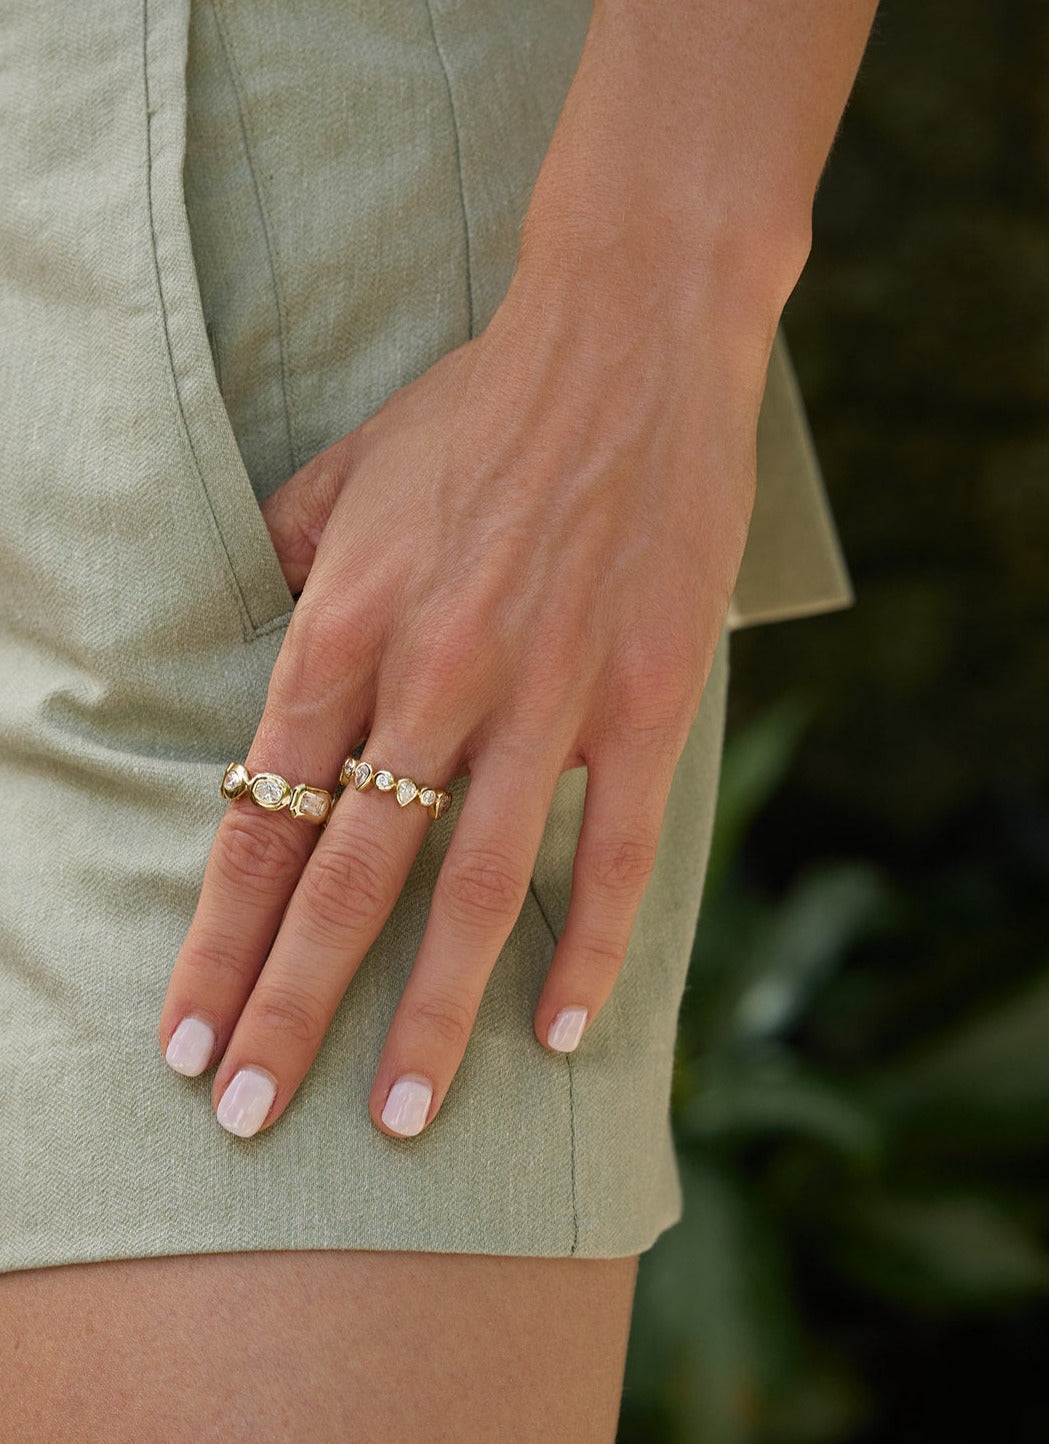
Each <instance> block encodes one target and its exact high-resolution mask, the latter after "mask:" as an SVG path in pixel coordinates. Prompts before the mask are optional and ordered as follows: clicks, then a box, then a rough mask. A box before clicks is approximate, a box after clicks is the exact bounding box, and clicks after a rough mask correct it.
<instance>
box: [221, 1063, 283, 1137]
mask: <svg viewBox="0 0 1049 1444" xmlns="http://www.w3.org/2000/svg"><path fill="white" fill-rule="evenodd" d="M276 1096H277V1084H276V1082H275V1080H274V1079H273V1077H272V1076H271V1074H269V1073H266V1072H264V1071H263V1069H261V1068H241V1069H239V1070H238V1072H236V1073H235V1074H234V1075H233V1078H232V1079H231V1080H230V1083H229V1085H228V1087H227V1088H226V1091H225V1093H223V1095H222V1097H221V1098H220V1099H219V1106H218V1108H216V1110H215V1117H216V1118H217V1119H218V1121H219V1122H220V1123H221V1124H222V1126H223V1128H227V1129H228V1130H229V1131H230V1133H235V1134H236V1135H237V1137H238V1138H250V1137H251V1135H252V1134H253V1133H257V1132H258V1131H259V1129H260V1128H261V1127H262V1125H263V1123H264V1122H265V1119H266V1114H267V1113H268V1112H269V1111H270V1106H271V1104H272V1103H273V1100H274V1098H275V1097H276Z"/></svg>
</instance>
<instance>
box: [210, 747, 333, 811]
mask: <svg viewBox="0 0 1049 1444" xmlns="http://www.w3.org/2000/svg"><path fill="white" fill-rule="evenodd" d="M219 792H220V793H221V794H222V796H223V797H224V798H225V799H226V800H227V802H235V801H236V799H237V798H238V797H250V798H251V800H252V802H254V803H255V805H256V806H257V807H261V808H262V809H263V810H264V811H265V812H280V811H281V809H282V808H284V807H286V808H287V809H288V811H289V812H290V813H291V815H292V817H301V818H302V819H303V820H304V821H306V822H316V823H318V824H322V823H324V822H326V821H327V819H328V814H329V812H331V807H332V795H331V793H330V792H328V791H326V789H325V788H323V787H310V786H309V785H308V784H307V783H305V782H300V783H299V784H298V786H296V787H292V785H291V783H290V782H286V781H285V780H284V778H283V777H281V776H279V775H278V774H277V773H276V772H256V774H255V776H254V777H252V775H251V774H250V772H249V771H248V769H247V768H246V767H245V766H244V763H243V762H231V763H230V764H229V766H228V767H227V768H226V770H225V772H224V773H223V775H222V781H221V783H220V784H219Z"/></svg>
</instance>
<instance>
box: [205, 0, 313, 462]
mask: <svg viewBox="0 0 1049 1444" xmlns="http://www.w3.org/2000/svg"><path fill="white" fill-rule="evenodd" d="M211 13H212V15H213V16H214V17H215V29H216V32H217V33H218V37H219V45H220V46H221V48H222V55H223V59H224V60H225V62H226V68H227V70H228V71H229V78H230V84H231V85H232V86H233V96H234V99H235V100H236V102H237V123H238V125H239V126H240V133H241V138H242V139H243V141H244V154H245V156H246V157H247V162H248V174H249V175H250V176H251V186H252V190H253V191H254V192H255V204H256V205H257V206H258V208H259V219H260V220H261V222H262V239H263V242H264V244H265V247H266V260H267V262H268V264H269V270H270V283H271V285H272V286H273V300H274V304H275V307H276V311H277V351H278V354H279V356H280V394H281V400H282V401H283V403H284V425H285V428H286V430H287V433H288V448H289V450H290V451H291V461H292V468H293V470H295V471H298V469H299V467H300V466H301V465H302V461H301V460H300V457H299V448H298V446H297V445H296V444H295V432H294V428H293V426H292V421H291V405H290V403H289V400H288V393H289V391H290V389H291V380H290V370H289V365H288V340H287V313H286V308H285V304H284V296H283V293H282V291H281V286H280V271H279V269H278V267H277V246H276V242H275V241H274V239H273V237H272V235H271V233H270V223H269V217H268V216H267V214H266V207H265V205H264V204H263V201H262V187H261V185H260V184H259V176H258V168H257V166H256V164H255V157H254V153H253V151H252V147H251V137H250V134H249V131H248V121H247V115H246V112H245V107H244V101H243V92H242V87H241V78H240V72H239V70H238V69H237V64H236V61H235V60H234V58H233V44H232V41H231V40H230V39H229V37H228V36H227V34H226V32H225V30H224V29H223V21H222V20H221V19H220V17H219V9H218V6H217V5H216V4H214V3H212V6H211Z"/></svg>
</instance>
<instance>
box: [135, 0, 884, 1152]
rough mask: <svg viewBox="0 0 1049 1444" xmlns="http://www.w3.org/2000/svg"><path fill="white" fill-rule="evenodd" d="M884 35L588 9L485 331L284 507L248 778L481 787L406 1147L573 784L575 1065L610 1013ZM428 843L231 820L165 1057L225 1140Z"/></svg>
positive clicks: (276, 507) (294, 1054)
mask: <svg viewBox="0 0 1049 1444" xmlns="http://www.w3.org/2000/svg"><path fill="white" fill-rule="evenodd" d="M874 6H875V0H847V3H846V0H799V3H798V4H795V5H790V6H780V7H771V8H770V7H769V6H767V5H763V4H761V3H760V0H694V3H691V4H688V5H681V4H680V3H679V0H652V3H645V4H641V3H639V0H598V3H596V4H595V5H594V7H593V14H592V19H591V23H590V28H589V30H588V32H587V39H586V45H585V47H584V50H583V55H582V57H581V60H580V65H579V69H578V71H577V73H576V75H575V77H574V79H573V82H572V86H571V88H570V90H569V93H568V96H567V98H566V102H565V106H564V109H563V111H562V114H561V117H560V119H559V121H558V125H557V128H556V130H555V132H554V136H553V140H552V142H551V145H550V149H549V151H548V153H547V155H546V157H545V159H544V162H543V166H542V169H541V171H540V174H539V177H538V179H537V182H536V185H535V187H534V190H533V193H532V197H531V200H530V203H529V207H528V213H527V215H526V216H525V222H524V227H523V231H522V237H521V246H520V252H519V257H518V269H517V272H516V273H515V275H514V278H513V281H512V282H511V285H510V288H509V291H508V293H507V296H506V298H505V299H504V301H503V304H502V305H501V306H500V307H499V309H498V311H497V312H496V314H495V316H494V317H493V318H492V321H491V322H490V324H489V325H488V327H487V329H486V330H485V331H484V332H483V333H482V334H481V335H480V336H478V337H477V338H476V339H475V340H472V341H470V342H468V343H467V344H465V345H463V346H460V347H459V348H458V349H457V350H455V351H452V352H450V353H449V354H447V355H446V356H444V357H442V359H441V360H440V361H439V362H438V363H437V364H436V365H435V366H432V367H431V368H430V369H429V370H428V371H427V372H426V373H425V374H424V375H422V376H420V377H419V378H418V379H417V380H415V381H413V382H412V383H411V384H410V385H407V386H405V387H403V388H402V389H401V390H400V391H398V392H396V393H395V394H394V395H393V396H391V397H390V398H389V400H388V401H387V402H386V403H385V404H384V405H383V406H382V407H381V408H380V409H379V410H378V411H377V412H376V413H375V414H374V415H373V416H372V417H370V418H369V419H368V420H367V421H366V422H365V423H364V424H363V425H362V426H360V427H358V428H357V429H356V430H355V431H353V432H351V433H350V434H349V435H348V436H345V437H344V438H343V439H342V440H340V441H338V442H336V443H335V444H334V445H333V446H330V447H328V448H326V450H324V451H323V452H321V453H320V454H319V455H317V456H316V457H314V458H313V460H312V461H310V462H309V463H308V464H307V465H306V466H304V467H303V468H302V469H301V470H300V471H299V472H297V473H296V475H295V476H293V477H291V479H290V480H289V481H288V482H287V483H285V485H284V486H283V487H282V488H281V489H280V491H279V492H277V494H276V495H275V496H274V497H273V498H272V499H271V501H270V502H269V503H268V504H267V506H266V508H265V510H266V516H267V521H268V522H269V525H270V529H271V532H272V535H273V538H274V542H275V544H276V546H277V549H278V552H279V554H280V556H281V559H282V562H283V564H284V568H285V571H286V573H287V576H288V580H289V582H290V584H291V587H292V590H293V591H294V590H297V589H298V588H299V587H300V586H301V587H302V594H301V597H300V600H299V602H298V605H297V606H296V608H295V612H294V615H293V617H292V620H291V624H290V626H289V628H288V632H287V636H286V638H285V641H284V645H283V646H282V648H281V651H280V655H279V656H278V659H277V664H276V666H275V668H274V671H273V677H272V681H271V685H270V689H269V695H268V698H267V702H266V709H265V713H264V715H263V718H262V721H261V723H260V725H259V729H258V732H257V733H256V735H255V740H254V742H253V743H252V747H251V751H250V753H249V756H248V759H247V761H248V766H249V768H250V770H251V771H252V772H256V771H262V770H272V771H275V772H279V773H280V774H281V775H282V776H284V777H286V778H288V779H290V780H291V781H292V782H293V783H295V782H308V783H313V784H319V785H321V786H326V787H328V788H329V789H330V788H331V787H332V786H333V785H334V782H335V779H336V777H337V776H338V774H339V768H340V764H341V762H342V760H343V759H344V758H345V756H346V755H347V753H348V751H349V749H350V748H351V747H353V745H354V744H355V743H356V742H357V741H358V740H359V739H360V738H361V737H362V736H365V735H367V736H368V745H367V749H366V754H365V755H366V760H369V761H371V762H373V764H375V765H385V766H389V767H391V768H396V769H397V771H398V774H399V775H400V776H405V775H407V776H410V777H414V778H415V779H416V780H417V781H425V782H427V783H433V784H436V785H438V786H440V785H442V784H446V783H447V782H449V781H450V780H451V779H452V778H453V777H456V776H462V775H463V774H464V773H469V776H470V786H469V790H468V792H467V795H466V800H465V803H464V805H463V807H462V810H461V812H460V814H459V816H458V817H457V819H456V824H455V828H454V832H453V835H452V837H451V839H450V841H449V845H448V850H447V853H446V855H445V857H444V860H443V864H442V867H441V869H440V873H439V876H438V879H437V883H436V888H435V894H434V898H433V903H432V907H431V911H430V915H429V918H428V921H427V926H426V930H425V934H424V937H423V941H422V945H421V948H420V951H419V955H418V957H417V958H416V960H415V965H414V968H413V971H412V973H411V976H410V978H409V981H408V984H407V987H406V988H405V991H404V994H403V996H402V997H401V1000H400V1002H399V1004H398V1007H397V1010H396V1013H395V1016H394V1019H393V1023H392V1025H391V1027H390V1030H389V1034H388V1037H387V1039H386V1042H385V1047H384V1050H383V1054H382V1058H381V1060H380V1064H379V1069H378V1073H377V1075H376V1078H375V1083H374V1086H373V1088H372V1093H371V1101H370V1107H371V1114H372V1118H373V1119H374V1121H375V1123H376V1124H377V1125H378V1126H379V1127H380V1128H384V1129H385V1130H386V1131H388V1132H392V1133H397V1134H413V1133H417V1132H419V1131H420V1129H421V1128H422V1127H423V1126H424V1125H425V1124H426V1123H427V1122H428V1121H429V1120H430V1119H431V1118H432V1117H433V1116H434V1114H435V1113H436V1112H437V1110H438V1108H439V1107H440V1105H441V1100H442V1099H443V1097H444V1094H445V1092H446V1090H447V1088H448V1085H449V1082H450V1080H451V1078H452V1076H453V1074H454V1073H455V1070H456V1067H457V1066H458V1063H459V1060H460V1058H461V1057H462V1054H463V1051H464V1049H465V1046H466V1042H467V1039H468V1038H469V1035H470V1031H471V1028H472V1025H473V1021H474V1017H475V1014H476V1012H477V1007H478V1002H479V999H480V997H481V993H482V990H483V989H484V985H485V981H486V979H487V977H488V975H489V973H490V971H491V969H492V966H493V964H494V962H495V959H496V956H497V954H498V953H499V951H500V949H501V948H502V945H503V943H504V942H505V940H506V938H507V936H508V934H509V932H510V930H511V928H512V927H513V925H514V922H515V920H516V918H517V916H518V912H519V910H520V907H521V904H522V902H523V900H524V896H525V892H526V890H527V887H528V882H529V878H530V875H531V872H532V867H533V863H534V860H535V857H536V853H537V851H538V848H539V841H540V837H541V835H542V832H543V826H544V823H545V821H546V817H547V814H548V811H549V807H550V802H551V797H552V794H553V791H554V787H555V784H556V782H557V779H558V777H559V776H560V774H561V773H562V772H563V771H564V770H565V769H566V768H570V767H576V766H580V765H585V766H586V768H587V773H588V778H587V791H586V802H585V807H584V815H583V821H582V827H581V830H580V835H579V843H578V849H577V852H576V856H575V862H574V868H573V877H572V893H571V902H570V907H569V913H568V917H567V921H566V924H565V928H564V931H563V934H562V936H561V938H560V940H559V942H558V944H557V947H556V951H555V953H554V958H553V962H552V964H551V967H550V971H549V975H548V977H547V979H546V983H545V986H544V988H543V991H542V995H541V997H540V999H539V1004H538V1007H537V1009H536V1015H535V1020H534V1024H535V1030H536V1035H537V1037H538V1038H539V1040H540V1042H541V1043H543V1044H545V1045H546V1046H548V1047H553V1048H560V1049H565V1048H571V1047H572V1046H574V1045H575V1044H576V1043H577V1042H578V1039H579V1034H580V1023H581V1022H585V1021H588V1020H592V1019H593V1018H594V1016H595V1015H596V1014H597V1013H598V1012H599V1010H600V1009H601V1007H602V1006H603V1004H604V1002H605V999H606V998H607V997H608V995H609V992H610V991H611V989H612V986H613V983H614V982H615V979H616V975H617V973H618V972H619V969H620V966H621V964H622V961H623V957H624V953H625V950H626V945H627V941H628V938H629V935H630V931H631V925H632V923H633V920H634V915H635V913H636V911H637V907H638V903H639V901H640V898H641V894H642V892H643V890H644V887H645V883H646V881H647V879H648V877H649V874H650V872H651V868H652V864H653V859H654V855H655V849H656V842H657V839H658V836H659V833H660V825H661V822H662V817H663V812H664V809H665V804H666V799H667V794H668V792H669V789H670V783H671V779H672V776H673V773H674V769H675V766H676V763H677V760H678V758H679V756H680V754H681V751H682V748H683V746H684V742H685V738H686V736H687V734H688V731H689V728H690V726H691V724H692V721H693V719H694V718H695V715H696V712H697V710H698V706H699V699H700V695H701V693H702V690H703V685H704V682H705V680H706V677H707V672H708V669H709V667H710V663H711V660H712V656H713V652H714V647H715V644H716V642H717V639H718V636H719V634H720V632H721V629H722V625H723V623H724V619H725V614H726V610H727V607H728V602H729V598H730V595H731V592H732V589H733V586H734V583H735V578H736V573H737V570H738V568H739V563H740V560H741V557H742V552H743V544H744V540H745V536H746V531H747V525H748V521H749V516H750V508H751V503H752V499H753V490H754V482H755V477H754V470H755V461H754V448H755V434H756V428H757V415H758V410H759V406H760V401H761V396H762V393H763V390H764V383H765V369H766V366H767V364H768V357H769V351H770V349H771V345H772V340H773V336H774V334H775V329H776V323H777V321H778V319H779V315H780V312H781V311H782V308H783V305H784V304H785V302H786V299H787V296H788V295H789V294H790V291H791V289H792V288H793V285H794V283H795V281H796V280H797V277H798V275H799V273H800V270H801V267H802V265H803V264H804V260H805V257H806V256H807V254H808V243H809V234H810V228H811V207H812V199H813V195H814V192H815V187H816V183H817V181H818V178H819V173H820V170H821V169H822V166H823V164H824V161H825V159H826V156H827V152H828V150H829V148H830V143H831V140H832V138H833V134H834V130H835V128H836V126H837V123H838V120H839V118H840V116H841V112H842V109H843V107H844V104H845V98H846V96H847V94H848V91H849V88H850V86H851V83H852V79H853V76H854V75H855V71H856V67H857V65H858V64H859V58H860V54H861V53H862V48H863V43H864V40H865V38H866V34H867V31H868V29H869V26H870V22H871V17H872V15H873V11H874ZM429 825H431V824H430V822H429V819H428V818H427V816H426V814H425V812H424V811H423V809H422V808H420V807H408V808H406V809H403V810H402V809H401V808H398V807H396V806H395V805H394V804H393V803H392V802H391V800H390V799H389V798H385V797H382V796H381V795H377V794H376V793H375V792H374V791H368V792H365V793H363V794H358V793H357V792H355V791H354V790H353V789H347V791H346V792H345V793H344V794H343V796H342V797H341V798H340V800H339V802H338V803H337V804H336V806H335V809H334V811H333V813H332V816H331V819H330V821H329V823H328V826H327V828H326V829H325V831H324V833H323V835H322V836H321V837H320V838H318V837H317V835H316V832H315V831H314V830H312V829H311V828H310V827H309V825H308V824H306V823H304V822H301V821H296V820H295V819H292V818H290V817H288V815H287V814H286V813H282V814H269V815H267V814H265V813H262V812H260V811H259V810H258V809H256V808H255V807H254V806H252V805H251V804H246V803H234V804H233V805H232V806H231V807H230V808H229V810H228V812H227V815H226V817H225V819H224V820H223V822H222V824H221V825H220V827H219V830H218V835H217V837H216V839H215V845H214V848H213V850H212V853H211V856H210V858H209V861H208V865H207V870H206V873H205V878H204V887H203V891H202V893H201V897H200V902H199V905H198V908H197V911H196V914H195V916H194V919H193V923H192V926H191V927H190V930H189V934H188V936H187V938H186V940H185V943H184V945H183V947H182V950H181V952H180V954H179V958H178V961H177V963H176V966H175V970H174V973H173V975H172V978H171V983H170V986H169V988H168V995H167V999H166V1002H165V1004H164V1009H163V1014H162V1016H161V1020H160V1028H159V1035H160V1043H161V1046H162V1047H163V1048H165V1049H168V1045H169V1042H170V1040H171V1038H172V1035H173V1034H174V1033H175V1031H176V1027H177V1025H179V1024H180V1023H181V1020H183V1019H185V1018H186V1017H187V1016H192V1017H195V1018H197V1019H199V1020H200V1023H199V1024H193V1023H190V1024H188V1025H187V1026H186V1027H185V1028H183V1029H182V1030H181V1031H180V1032H179V1034H178V1035H177V1038H176V1043H175V1046H174V1049H173V1050H172V1051H170V1052H169V1053H168V1056H169V1060H170V1061H172V1062H173V1064H174V1066H177V1067H180V1068H181V1069H182V1070H183V1071H186V1072H200V1071H202V1069H203V1068H204V1067H206V1066H207V1065H208V1064H209V1063H210V1062H213V1061H214V1060H215V1059H217V1058H219V1057H221V1063H220V1065H219V1068H218V1072H217V1074H216V1078H215V1086H214V1091H213V1098H214V1101H215V1103H216V1105H217V1106H218V1116H219V1119H220V1121H221V1122H223V1123H224V1124H225V1125H226V1126H227V1127H229V1128H231V1129H232V1130H233V1131H234V1132H237V1133H241V1134H248V1133H253V1132H255V1131H256V1130H257V1129H258V1128H259V1127H261V1126H262V1125H263V1124H264V1123H272V1122H274V1121H275V1120H276V1119H277V1118H279V1117H280V1114H281V1113H282V1111H283V1110H284V1108H285V1107H286V1106H287V1104H288V1100H289V1099H290V1098H291V1097H292V1095H293V1094H294V1092H295V1090H296V1088H297V1087H298V1085H299V1083H300V1082H301V1080H302V1078H303V1076H304V1074H305V1073H306V1071H307V1069H308V1068H309V1066H310V1063H311V1062H312V1060H313V1058H314V1056H315V1055H316V1052H317V1049H318V1047H319V1046H320V1043H321V1040H322V1038H323V1037H324V1034H325V1031H326V1029H327V1027H328V1024H329V1021H330V1020H331V1018H332V1015H333V1013H334V1011H335V1009H336V1007H337V1005H338V1003H339V1000H340V998H341V997H342V994H343V992H344V990H345V988H346V986H347V984H348V983H349V981H350V979H351V977H352V976H353V974H354V972H355V970H356V969H357V967H358V965H359V963H360V961H361V958H362V956H363V954H364V952H365V951H366V949H367V948H368V946H369V945H370V943H371V942H372V940H373V939H374V938H375V937H376V935H377V934H378V932H379V930H380V928H381V927H382V924H383V923H384V921H385V919H386V917H387V916H388V914H389V913H390V911H391V909H392V908H393V906H394V904H395V902H396V900H397V896H398V894H399V892H400V890H401V886H402V884H403V882H404V880H405V877H406V875H407V873H408V870H409V867H410V865H411V862H412V859H413V857H414V855H415V853H416V850H417V849H418V847H419V844H420V842H421V840H422V837H423V834H424V832H425V829H426V828H427V827H428V826H429ZM435 825H437V826H440V825H441V824H440V822H439V821H438V822H437V823H436V824H435ZM209 1030H210V1031H209ZM242 1070H243V1071H242ZM400 1080H404V1081H400Z"/></svg>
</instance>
